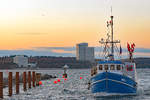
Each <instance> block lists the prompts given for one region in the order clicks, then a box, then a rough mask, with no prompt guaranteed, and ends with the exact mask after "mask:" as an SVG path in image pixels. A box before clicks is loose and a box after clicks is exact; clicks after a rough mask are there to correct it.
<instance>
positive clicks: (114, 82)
mask: <svg viewBox="0 0 150 100" xmlns="http://www.w3.org/2000/svg"><path fill="white" fill-rule="evenodd" d="M136 90H137V83H136V82H135V81H133V80H132V79H131V78H129V77H127V76H123V75H120V74H116V73H111V72H103V73H100V74H97V75H96V76H94V77H93V78H91V91H92V93H100V92H106V93H121V94H131V93H136Z"/></svg>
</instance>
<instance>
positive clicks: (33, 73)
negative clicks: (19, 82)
mask: <svg viewBox="0 0 150 100" xmlns="http://www.w3.org/2000/svg"><path fill="white" fill-rule="evenodd" d="M32 85H33V87H35V71H33V72H32Z"/></svg>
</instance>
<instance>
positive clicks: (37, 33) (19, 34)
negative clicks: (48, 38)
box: [17, 33, 48, 35]
mask: <svg viewBox="0 0 150 100" xmlns="http://www.w3.org/2000/svg"><path fill="white" fill-rule="evenodd" d="M17 34H19V35H47V34H48V33H17Z"/></svg>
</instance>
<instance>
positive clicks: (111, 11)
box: [110, 6, 112, 16]
mask: <svg viewBox="0 0 150 100" xmlns="http://www.w3.org/2000/svg"><path fill="white" fill-rule="evenodd" d="M110 13H111V16H112V6H111V7H110Z"/></svg>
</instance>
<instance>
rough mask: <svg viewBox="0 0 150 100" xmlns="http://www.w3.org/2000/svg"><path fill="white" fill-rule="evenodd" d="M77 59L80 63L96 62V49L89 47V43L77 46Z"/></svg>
mask: <svg viewBox="0 0 150 100" xmlns="http://www.w3.org/2000/svg"><path fill="white" fill-rule="evenodd" d="M76 59H77V60H80V61H91V62H93V61H94V47H88V43H80V44H77V45H76Z"/></svg>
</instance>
